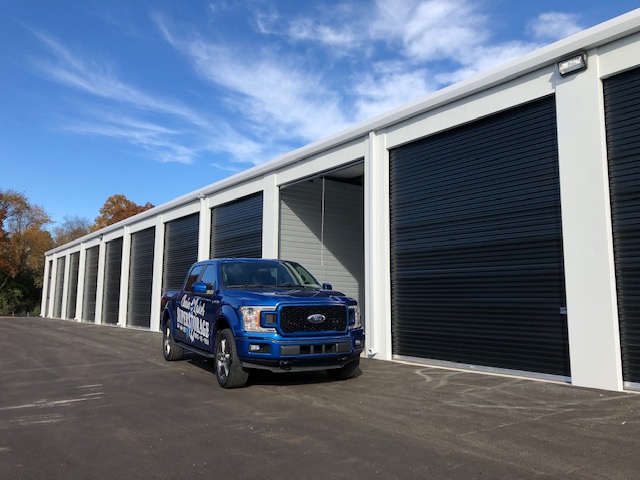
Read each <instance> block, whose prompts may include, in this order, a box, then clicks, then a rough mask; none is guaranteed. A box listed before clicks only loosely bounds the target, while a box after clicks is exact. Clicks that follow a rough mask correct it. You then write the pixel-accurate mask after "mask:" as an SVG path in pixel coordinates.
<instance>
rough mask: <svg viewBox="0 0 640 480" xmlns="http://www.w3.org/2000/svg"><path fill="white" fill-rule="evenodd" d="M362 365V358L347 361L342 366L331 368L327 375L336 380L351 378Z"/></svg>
mask: <svg viewBox="0 0 640 480" xmlns="http://www.w3.org/2000/svg"><path fill="white" fill-rule="evenodd" d="M358 365H360V359H359V358H358V359H357V360H354V361H353V362H351V363H347V364H346V365H345V366H344V367H342V368H332V369H331V370H327V375H328V376H329V378H333V379H335V380H346V379H347V378H351V377H352V376H353V374H354V372H355V371H356V368H358Z"/></svg>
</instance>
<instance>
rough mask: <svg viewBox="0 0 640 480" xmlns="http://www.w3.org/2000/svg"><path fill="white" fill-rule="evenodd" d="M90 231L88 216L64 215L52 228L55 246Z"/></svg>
mask: <svg viewBox="0 0 640 480" xmlns="http://www.w3.org/2000/svg"><path fill="white" fill-rule="evenodd" d="M90 232H91V221H90V220H89V219H88V218H84V217H79V216H72V217H70V216H66V215H65V217H64V220H63V221H62V223H61V224H60V225H58V226H57V227H55V228H54V229H53V240H54V242H55V244H56V246H60V245H64V244H65V243H69V242H71V241H72V240H75V239H76V238H80V237H84V236H85V235H87V234H88V233H90Z"/></svg>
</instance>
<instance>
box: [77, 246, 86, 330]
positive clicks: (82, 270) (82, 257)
mask: <svg viewBox="0 0 640 480" xmlns="http://www.w3.org/2000/svg"><path fill="white" fill-rule="evenodd" d="M86 264H87V248H86V245H85V244H84V243H82V244H80V258H79V261H78V298H77V299H76V318H75V319H76V320H77V321H78V322H81V321H82V308H83V306H84V273H85V268H86Z"/></svg>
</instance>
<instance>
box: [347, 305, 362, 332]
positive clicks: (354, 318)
mask: <svg viewBox="0 0 640 480" xmlns="http://www.w3.org/2000/svg"><path fill="white" fill-rule="evenodd" d="M360 327H362V321H361V320H360V308H358V306H357V305H350V306H349V330H353V329H355V328H360Z"/></svg>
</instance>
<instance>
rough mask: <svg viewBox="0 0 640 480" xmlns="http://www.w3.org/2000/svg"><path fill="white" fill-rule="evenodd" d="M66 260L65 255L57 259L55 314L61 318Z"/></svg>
mask: <svg viewBox="0 0 640 480" xmlns="http://www.w3.org/2000/svg"><path fill="white" fill-rule="evenodd" d="M65 261H66V258H65V257H60V258H58V260H57V261H56V292H55V296H54V299H53V316H54V317H56V318H60V317H61V316H62V293H63V291H62V290H63V288H64V264H65Z"/></svg>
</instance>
